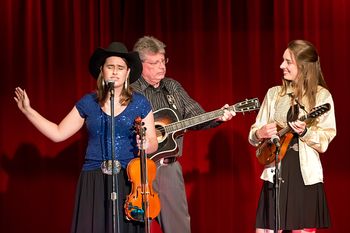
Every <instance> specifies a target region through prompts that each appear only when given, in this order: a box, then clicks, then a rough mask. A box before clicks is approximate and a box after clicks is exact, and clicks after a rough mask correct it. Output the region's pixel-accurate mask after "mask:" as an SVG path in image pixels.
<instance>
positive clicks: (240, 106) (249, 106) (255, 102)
mask: <svg viewBox="0 0 350 233" xmlns="http://www.w3.org/2000/svg"><path fill="white" fill-rule="evenodd" d="M259 109H260V102H259V99H258V98H253V99H246V100H244V101H242V102H239V103H236V104H235V105H233V111H235V112H251V111H255V110H259Z"/></svg>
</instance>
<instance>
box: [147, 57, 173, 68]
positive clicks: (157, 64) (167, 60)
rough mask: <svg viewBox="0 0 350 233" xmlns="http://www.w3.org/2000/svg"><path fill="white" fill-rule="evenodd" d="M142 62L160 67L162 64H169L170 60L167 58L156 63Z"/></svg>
mask: <svg viewBox="0 0 350 233" xmlns="http://www.w3.org/2000/svg"><path fill="white" fill-rule="evenodd" d="M142 62H144V63H147V64H150V65H151V66H159V65H160V64H162V65H165V64H167V63H168V62H169V58H165V59H162V60H158V61H155V62H149V61H142Z"/></svg>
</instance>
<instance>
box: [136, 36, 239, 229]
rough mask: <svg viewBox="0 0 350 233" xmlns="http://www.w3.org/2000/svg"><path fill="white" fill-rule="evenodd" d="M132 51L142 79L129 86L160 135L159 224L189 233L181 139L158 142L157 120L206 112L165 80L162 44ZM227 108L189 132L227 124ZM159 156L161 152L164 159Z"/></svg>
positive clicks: (148, 41) (150, 40)
mask: <svg viewBox="0 0 350 233" xmlns="http://www.w3.org/2000/svg"><path fill="white" fill-rule="evenodd" d="M134 51H136V52H138V53H139V56H140V59H141V61H142V67H143V71H142V77H141V78H139V79H138V80H137V81H135V82H134V83H133V84H131V86H132V87H133V89H134V90H135V91H136V92H140V93H141V94H143V95H145V96H146V98H147V99H148V100H149V101H150V102H151V105H152V110H153V112H154V114H155V123H156V129H157V130H158V131H159V135H157V136H158V142H159V144H158V154H157V152H156V153H155V154H157V157H156V158H157V159H156V161H157V162H158V164H159V165H160V166H159V167H158V169H157V176H156V179H155V181H154V183H153V187H154V190H155V191H156V192H158V194H159V197H160V202H161V212H160V215H159V216H158V222H159V224H160V226H161V228H162V230H163V233H177V232H178V233H189V232H191V227H190V216H189V213H188V205H187V199H186V191H185V184H184V179H183V174H182V168H181V165H180V164H179V162H178V161H177V157H179V156H181V154H182V144H183V137H182V135H180V136H177V135H175V134H170V135H168V138H166V139H164V138H163V139H161V140H160V138H161V137H162V136H165V137H166V136H167V135H166V134H165V132H164V131H163V132H162V130H161V129H160V128H158V126H157V120H159V118H163V119H164V120H166V121H167V123H172V122H169V119H170V120H173V122H176V121H181V120H183V119H187V118H191V117H194V116H197V115H200V114H203V113H205V111H204V110H203V108H202V107H201V106H200V105H199V104H198V103H197V102H196V101H195V100H193V99H192V98H191V97H190V96H189V95H188V94H187V92H186V91H185V90H184V88H183V87H182V86H181V84H180V83H179V82H177V81H176V80H174V79H171V78H168V77H165V73H166V64H167V63H168V62H169V59H168V58H166V57H165V44H164V43H163V42H161V41H160V40H158V39H156V38H154V37H152V36H144V37H142V38H140V39H139V40H138V41H137V42H136V44H135V45H134ZM227 107H228V105H227V104H226V105H225V106H224V107H223V109H224V114H223V116H221V117H220V118H218V119H216V120H213V121H209V122H206V123H202V124H199V125H195V126H193V127H191V128H190V129H191V130H199V129H204V128H212V127H216V126H218V125H219V124H220V123H221V122H223V121H228V120H230V119H231V118H232V117H233V116H234V115H235V113H234V112H233V111H228V110H226V108H227ZM158 116H160V117H158ZM173 139H174V142H173V143H172V142H171V141H172V140H173ZM160 141H161V142H160ZM169 145H170V146H169ZM167 147H168V148H167ZM162 152H164V153H163V155H164V157H163V156H162ZM165 155H166V156H165ZM158 160H159V161H158Z"/></svg>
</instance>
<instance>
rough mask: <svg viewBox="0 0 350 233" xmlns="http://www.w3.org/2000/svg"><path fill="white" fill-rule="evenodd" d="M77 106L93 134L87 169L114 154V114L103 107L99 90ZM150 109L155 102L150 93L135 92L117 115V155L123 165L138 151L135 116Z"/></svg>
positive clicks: (142, 114) (94, 166)
mask: <svg viewBox="0 0 350 233" xmlns="http://www.w3.org/2000/svg"><path fill="white" fill-rule="evenodd" d="M76 107H77V109H78V111H79V114H80V115H81V117H83V118H84V119H85V124H86V128H87V131H88V134H89V139H88V145H87V149H86V155H85V162H84V165H83V170H94V169H96V168H99V167H100V166H101V163H102V161H104V160H110V159H111V158H112V156H111V130H110V123H111V116H109V115H107V114H106V113H105V112H103V111H102V109H101V106H100V105H99V104H98V101H97V95H96V93H90V94H87V95H85V96H84V97H83V98H81V99H80V100H79V101H78V102H77V104H76ZM150 111H151V105H150V103H149V101H148V100H147V99H146V97H144V96H143V95H141V94H138V93H133V96H132V100H131V101H130V103H129V105H128V106H127V107H126V108H125V109H124V111H123V112H121V113H120V114H119V115H117V116H115V118H114V126H115V130H114V132H115V159H117V160H119V162H120V163H121V165H122V167H123V168H126V166H127V165H128V163H129V162H130V160H131V159H133V158H134V157H135V156H136V155H137V150H138V149H137V146H136V135H135V132H134V130H133V126H134V120H135V118H136V117H137V116H140V117H141V118H145V117H146V116H147V114H148V113H149V112H150Z"/></svg>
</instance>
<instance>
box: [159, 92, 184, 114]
mask: <svg viewBox="0 0 350 233" xmlns="http://www.w3.org/2000/svg"><path fill="white" fill-rule="evenodd" d="M163 94H164V96H165V99H166V100H167V102H168V105H169V107H170V108H171V109H172V110H174V112H175V113H176V115H177V116H178V118H179V120H182V115H181V114H180V112H179V109H178V108H177V106H176V103H175V97H174V95H172V94H170V93H169V91H168V89H167V88H166V87H164V88H163Z"/></svg>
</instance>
